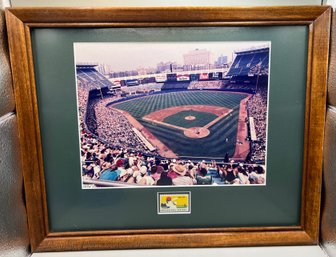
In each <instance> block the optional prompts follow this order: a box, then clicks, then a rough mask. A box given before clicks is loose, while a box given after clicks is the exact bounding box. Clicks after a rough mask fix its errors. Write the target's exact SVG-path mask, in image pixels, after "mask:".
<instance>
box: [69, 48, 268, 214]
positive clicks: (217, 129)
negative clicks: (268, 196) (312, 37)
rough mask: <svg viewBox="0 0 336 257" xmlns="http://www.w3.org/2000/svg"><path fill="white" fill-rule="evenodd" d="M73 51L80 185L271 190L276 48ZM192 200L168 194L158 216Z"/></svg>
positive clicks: (185, 208) (186, 195) (161, 201)
mask: <svg viewBox="0 0 336 257" xmlns="http://www.w3.org/2000/svg"><path fill="white" fill-rule="evenodd" d="M74 53H75V54H74V59H75V64H76V92H77V112H78V124H79V127H78V132H79V143H80V149H78V150H79V151H78V154H79V156H80V160H81V164H80V167H81V170H80V172H79V173H78V176H80V177H81V181H82V188H83V189H116V190H117V189H120V188H143V189H146V188H151V187H163V186H165V187H205V186H211V187H215V186H216V187H226V186H266V184H267V183H266V178H267V142H268V141H267V133H268V102H269V99H268V96H269V90H270V88H271V86H270V84H269V76H270V60H271V43H270V42H268V41H260V42H259V41H258V42H253V41H248V42H245V41H239V42H174V43H173V42H167V43H164V42H162V43H120V42H119V43H114V42H111V43H83V42H80V43H74ZM223 56H226V57H227V63H230V64H231V66H229V67H228V68H225V69H224V68H223V65H221V63H220V60H221V59H220V58H222V59H223ZM81 63H86V64H87V63H99V64H101V65H104V67H107V68H108V69H109V70H111V71H112V72H113V73H115V74H126V75H127V74H128V75H127V76H125V77H120V78H116V79H110V78H108V77H107V76H105V75H103V74H101V73H100V72H99V70H98V67H97V65H94V64H92V65H81ZM167 67H171V70H170V72H169V73H167ZM204 67H207V68H204ZM130 74H131V75H130ZM224 75H225V77H224ZM251 75H253V76H251ZM117 84H119V85H121V87H119V88H118V87H115V85H117ZM103 89H104V90H103ZM112 89H113V90H112ZM172 192H173V191H172ZM174 201H175V202H174ZM189 202H190V194H189V193H188V191H186V192H183V193H182V194H177V193H174V192H173V193H165V194H162V195H159V196H158V203H159V207H160V208H159V209H158V211H159V212H160V214H166V213H171V210H170V208H175V207H174V206H177V205H178V206H179V207H178V208H177V210H178V211H179V212H186V213H188V212H189V209H188V206H187V204H188V203H189Z"/></svg>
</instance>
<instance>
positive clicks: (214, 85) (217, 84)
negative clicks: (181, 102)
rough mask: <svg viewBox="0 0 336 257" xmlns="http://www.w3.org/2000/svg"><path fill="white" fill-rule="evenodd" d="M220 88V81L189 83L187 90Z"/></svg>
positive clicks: (221, 82)
mask: <svg viewBox="0 0 336 257" xmlns="http://www.w3.org/2000/svg"><path fill="white" fill-rule="evenodd" d="M222 87H223V81H222V80H209V81H191V82H190V84H189V86H188V89H221V88H222Z"/></svg>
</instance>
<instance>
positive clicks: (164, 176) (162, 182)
mask: <svg viewBox="0 0 336 257" xmlns="http://www.w3.org/2000/svg"><path fill="white" fill-rule="evenodd" d="M156 184H157V185H158V186H171V185H173V180H172V179H171V178H170V177H168V172H165V171H164V172H162V173H161V175H160V179H159V180H158V181H157V182H156Z"/></svg>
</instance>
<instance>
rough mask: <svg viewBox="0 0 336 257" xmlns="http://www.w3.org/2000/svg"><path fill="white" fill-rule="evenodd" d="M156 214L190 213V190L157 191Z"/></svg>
mask: <svg viewBox="0 0 336 257" xmlns="http://www.w3.org/2000/svg"><path fill="white" fill-rule="evenodd" d="M157 210H158V214H190V213H191V194H190V192H158V194H157Z"/></svg>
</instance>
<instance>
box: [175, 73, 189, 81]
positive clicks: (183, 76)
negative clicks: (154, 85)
mask: <svg viewBox="0 0 336 257" xmlns="http://www.w3.org/2000/svg"><path fill="white" fill-rule="evenodd" d="M176 80H177V81H189V80H190V77H189V74H177V78H176Z"/></svg>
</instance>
